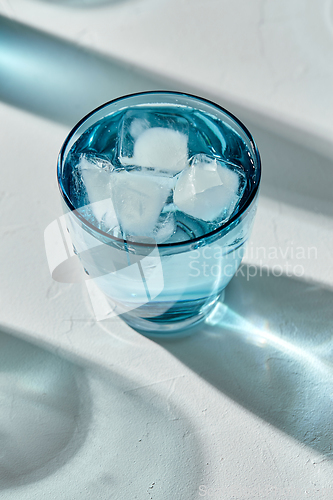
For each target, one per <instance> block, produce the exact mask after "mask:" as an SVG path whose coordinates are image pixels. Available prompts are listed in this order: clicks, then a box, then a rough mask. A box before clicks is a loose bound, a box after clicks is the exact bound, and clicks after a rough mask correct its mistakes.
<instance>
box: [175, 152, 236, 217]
mask: <svg viewBox="0 0 333 500" xmlns="http://www.w3.org/2000/svg"><path fill="white" fill-rule="evenodd" d="M235 169H237V167H236V166H235V165H233V169H231V168H230V166H229V165H228V164H227V163H226V162H223V161H219V160H217V159H216V158H212V157H210V156H207V155H205V154H199V155H195V156H194V157H193V158H192V159H191V164H190V166H189V167H188V168H186V169H184V170H183V172H182V173H181V174H180V176H179V179H178V181H177V184H176V186H175V191H174V197H173V200H174V203H175V205H176V206H177V207H178V208H179V210H181V211H183V212H185V213H186V214H188V215H191V216H192V217H195V218H197V219H202V220H205V221H214V220H216V219H217V218H218V217H221V218H222V219H223V220H227V219H228V218H229V217H230V216H231V215H232V213H233V212H234V210H235V208H236V205H237V203H238V201H239V199H240V197H241V195H242V194H243V192H244V189H245V182H244V181H245V176H244V173H243V172H242V171H240V169H237V170H235Z"/></svg>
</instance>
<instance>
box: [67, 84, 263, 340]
mask: <svg viewBox="0 0 333 500" xmlns="http://www.w3.org/2000/svg"><path fill="white" fill-rule="evenodd" d="M165 95H169V96H170V95H171V97H172V93H165ZM175 95H178V94H175ZM141 96H144V94H141ZM146 96H147V98H148V101H149V99H152V97H154V94H146ZM132 99H133V98H132ZM190 100H191V99H188V98H187V101H186V102H187V104H188V102H189V101H190ZM171 102H172V101H171ZM198 102H199V103H200V100H199V99H197V98H194V99H193V107H192V106H189V105H181V103H179V102H178V103H177V105H172V104H171V103H170V102H167V103H166V104H165V105H163V104H160V105H159V106H158V108H157V107H156V104H154V105H149V104H146V105H142V104H141V105H140V113H141V114H142V116H149V120H156V124H157V126H159V125H160V124H161V123H163V121H164V122H166V123H169V126H171V127H172V126H173V124H176V126H178V127H183V128H184V127H186V130H187V133H188V152H189V158H190V157H192V156H193V155H196V154H202V153H204V154H206V155H209V156H210V157H212V158H216V159H218V160H221V161H223V162H227V163H228V164H229V166H230V165H231V168H234V169H235V170H238V171H241V172H243V175H244V178H245V179H246V184H245V189H244V191H243V193H242V196H241V198H240V199H239V201H238V204H237V205H236V208H235V210H234V212H233V214H232V215H231V217H230V218H229V220H228V221H225V220H224V221H221V220H220V219H219V218H217V219H215V220H213V221H205V220H202V219H199V218H194V217H192V216H190V215H188V214H186V213H184V212H182V211H180V210H178V209H177V207H175V206H174V205H173V204H172V200H170V199H169V200H168V203H166V205H165V207H164V208H163V210H162V213H161V217H162V219H163V217H164V218H165V217H167V216H168V212H169V211H170V210H172V211H173V214H172V216H173V217H175V220H176V226H175V230H174V232H173V233H172V234H171V235H170V236H169V237H168V238H167V239H166V240H165V241H163V242H162V243H160V244H158V251H159V258H160V262H161V266H162V270H163V290H162V291H159V290H157V289H156V290H155V292H156V291H158V294H157V296H155V294H154V284H153V285H152V284H151V283H148V282H147V283H145V279H146V278H145V276H146V275H145V271H144V272H141V278H142V281H143V282H144V285H145V286H142V282H141V283H138V281H137V280H136V279H133V280H132V281H131V282H130V284H129V282H128V280H127V281H126V280H125V279H124V278H123V277H122V275H121V273H120V274H119V276H116V275H115V274H113V275H112V274H108V275H104V276H100V277H98V278H97V279H96V283H97V284H98V286H99V287H100V288H101V289H102V290H103V292H104V293H105V294H106V295H108V296H110V297H112V298H113V299H114V300H116V301H117V302H120V303H123V304H126V305H129V306H130V307H129V308H130V309H131V311H130V312H128V313H126V314H124V319H125V320H126V321H127V322H128V323H129V324H130V325H131V326H133V327H135V328H137V329H138V330H141V331H145V332H156V331H158V332H165V333H168V332H173V331H177V330H181V329H184V328H186V327H188V326H190V325H192V324H194V323H196V322H198V321H199V320H201V319H202V318H204V316H205V315H206V314H207V312H208V311H209V310H210V309H211V308H212V306H213V305H214V304H215V302H216V301H217V300H218V298H219V296H220V295H221V292H222V290H223V289H224V288H225V286H226V285H227V283H228V282H229V281H230V279H231V278H232V276H233V275H234V274H235V272H236V270H237V268H238V267H239V264H240V261H241V258H242V256H243V252H244V243H245V241H246V240H247V238H248V235H249V232H250V229H251V226H252V222H253V217H254V214H255V210H256V198H257V196H256V195H257V187H258V184H259V179H260V163H259V162H260V160H259V156H258V153H257V151H256V149H255V146H254V144H253V141H252V139H251V136H250V137H248V136H247V135H246V134H247V131H246V130H245V132H244V129H242V126H241V125H240V124H239V123H237V122H235V123H233V121H232V118H230V115H227V114H226V118H225V119H224V117H223V115H224V111H219V108H217V111H216V110H215V113H210V112H207V108H209V105H208V106H207V105H206V109H198V107H197V105H198ZM126 104H127V103H126ZM213 106H214V105H212V108H213ZM134 108H135V107H134ZM125 113H126V114H125ZM99 114H100V115H101V111H100V113H99ZM218 114H220V115H221V116H216V115H218ZM126 116H128V110H127V108H126V109H119V110H116V111H114V112H113V113H111V114H110V113H107V112H106V110H105V116H102V117H101V118H100V119H97V120H96V121H95V122H93V123H92V124H91V125H90V126H89V127H86V129H85V130H84V131H83V133H82V134H79V133H78V132H77V133H76V134H77V138H76V140H75V141H72V145H71V147H70V148H67V149H68V150H67V154H66V157H65V158H64V160H65V161H62V164H61V172H60V174H59V181H60V186H61V189H62V191H63V193H64V194H65V196H64V198H65V199H66V197H67V198H68V200H70V202H71V204H72V207H71V208H75V209H77V210H78V211H79V212H80V214H81V215H82V216H83V217H84V218H85V220H86V221H87V222H88V223H89V224H88V225H89V226H90V229H88V232H89V233H90V235H92V236H93V237H96V238H99V239H101V241H104V242H106V243H107V244H109V245H112V244H114V243H113V240H112V237H114V236H116V237H118V238H119V237H123V238H124V239H128V240H129V242H130V243H129V246H126V245H125V247H124V250H125V251H126V252H130V253H131V252H132V253H140V252H141V250H140V248H138V247H136V246H135V235H134V236H133V235H128V234H124V233H123V232H122V229H121V227H119V226H118V227H116V228H110V227H105V224H104V222H103V221H101V220H98V219H97V218H96V215H95V214H94V213H93V211H92V210H91V208H90V200H89V197H88V194H87V190H86V186H85V185H84V181H83V179H82V176H81V174H80V170H79V168H78V164H79V161H80V158H81V157H82V155H85V157H87V158H96V161H98V162H102V164H103V162H105V164H109V163H112V168H113V169H115V170H117V169H119V170H124V168H130V169H131V168H135V167H132V166H131V167H124V166H123V165H122V163H121V162H120V161H119V158H118V156H119V149H120V146H119V141H120V139H119V135H120V133H121V132H120V131H121V124H122V122H123V120H125V119H126ZM152 117H153V118H152ZM91 121H92V119H91V118H90V122H91ZM170 123H171V125H170ZM153 126H154V123H153ZM121 147H123V146H121ZM256 155H257V156H256ZM139 170H140V169H139ZM179 175H180V173H177V174H175V177H176V178H177V177H179ZM170 202H171V203H170ZM67 205H68V202H67ZM170 207H171V208H170ZM92 227H95V228H96V229H98V230H99V231H96V233H94V231H93V230H92V229H91V228H92ZM81 229H82V224H81ZM86 229H87V228H85V227H84V224H83V231H84V230H86ZM101 231H102V232H103V233H101ZM74 233H75V230H74ZM108 235H109V236H110V240H108V238H107V236H108ZM72 238H74V239H75V234H73V231H72ZM103 238H104V239H103ZM83 239H84V238H83ZM81 241H82V237H81ZM131 241H132V242H133V241H134V244H131ZM83 245H84V243H83ZM81 249H82V244H81ZM83 264H84V265H85V263H84V262H83ZM142 269H144V268H141V271H142ZM148 290H150V292H151V293H149V291H148ZM147 292H148V296H147V295H146V296H145V297H144V296H143V295H144V294H145V293H146V294H147ZM151 297H154V299H153V300H151ZM138 306H139V307H138Z"/></svg>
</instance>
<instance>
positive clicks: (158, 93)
mask: <svg viewBox="0 0 333 500" xmlns="http://www.w3.org/2000/svg"><path fill="white" fill-rule="evenodd" d="M165 94H167V95H170V96H171V95H175V96H183V97H185V98H186V97H188V98H191V99H194V100H197V101H202V102H204V103H206V104H209V105H210V106H212V107H213V108H216V109H217V110H218V111H220V112H222V113H224V114H226V115H227V116H228V117H229V118H231V120H233V121H234V122H236V124H237V125H238V126H239V127H240V128H241V129H242V130H243V132H244V133H245V134H246V136H247V138H248V139H249V141H250V144H251V146H252V149H253V153H254V156H255V160H256V162H257V165H256V169H257V171H258V181H257V183H256V185H255V186H254V187H253V189H252V190H251V192H250V194H249V196H248V198H247V199H246V201H245V203H244V205H243V206H242V208H241V210H239V211H238V212H236V213H235V215H234V216H233V217H231V218H230V219H228V220H227V221H226V222H225V223H224V224H221V225H220V226H219V227H217V228H216V229H214V230H212V231H209V232H207V233H205V234H204V235H202V236H197V237H196V238H191V239H188V240H185V241H175V242H172V243H154V244H153V243H143V242H139V241H133V240H125V239H123V238H117V237H116V236H112V235H110V234H108V233H106V232H105V231H102V230H101V229H99V228H98V227H96V226H94V224H92V223H91V222H89V221H88V220H87V219H86V218H85V217H84V216H83V215H82V214H81V213H80V212H78V209H77V208H75V207H74V205H73V203H72V202H71V200H70V198H69V196H68V194H67V193H66V191H65V189H64V187H63V178H62V175H61V174H62V172H61V167H62V165H63V162H64V154H65V150H66V148H67V145H68V143H69V141H70V140H71V138H72V137H73V136H74V134H75V132H76V131H77V130H78V129H79V128H80V127H81V125H83V124H84V123H85V122H86V121H87V120H88V119H89V118H90V117H91V116H93V115H94V114H95V113H97V112H98V111H100V110H102V109H103V108H106V107H107V106H110V105H111V104H115V103H117V102H118V101H123V100H125V99H128V98H131V97H139V96H145V95H146V96H149V95H151V96H153V95H156V96H161V95H165ZM147 104H149V103H148V102H147ZM260 180H261V159H260V154H259V150H258V147H257V145H256V143H255V141H254V139H253V137H252V134H251V133H250V131H249V130H248V128H247V127H246V126H245V125H244V124H243V123H242V122H241V121H240V120H239V119H238V118H237V117H236V116H235V115H233V114H232V113H231V112H230V111H228V110H227V109H225V108H223V106H220V105H219V104H216V103H215V102H213V101H210V100H209V99H206V98H204V97H199V96H197V95H194V94H188V93H187V92H177V91H172V90H149V91H145V92H135V93H133V94H127V95H123V96H120V97H116V98H115V99H111V100H110V101H107V102H105V103H104V104H101V105H100V106H98V107H97V108H95V109H93V110H92V111H90V112H89V113H88V114H86V115H85V116H84V117H83V118H81V120H80V121H78V122H77V124H76V125H74V127H73V128H72V129H71V131H70V132H69V133H68V135H67V137H66V139H65V141H64V143H63V145H62V147H61V149H60V152H59V155H58V161H57V181H58V187H59V191H60V193H61V196H62V198H63V200H64V202H65V203H66V205H67V207H68V208H69V210H70V211H71V212H74V213H75V215H76V217H77V218H78V219H79V220H80V221H81V222H82V223H83V224H85V225H86V226H87V227H88V228H90V229H91V230H92V231H94V232H97V233H99V234H101V235H102V236H103V238H106V239H108V240H110V242H112V241H113V242H117V243H120V242H121V243H125V244H126V243H128V244H130V245H133V246H138V247H156V246H157V247H158V248H175V247H181V246H184V245H186V246H187V245H191V244H193V243H198V242H199V241H202V240H205V239H208V238H210V237H213V236H216V235H218V234H219V233H222V232H224V231H225V230H226V229H227V228H228V227H229V226H232V224H233V223H234V222H235V221H236V220H237V219H239V218H241V217H242V215H243V214H244V213H245V212H246V211H247V209H248V208H249V206H250V205H251V203H252V201H253V200H254V199H255V197H256V195H257V193H258V189H259V185H260Z"/></svg>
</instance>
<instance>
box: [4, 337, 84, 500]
mask: <svg viewBox="0 0 333 500" xmlns="http://www.w3.org/2000/svg"><path fill="white" fill-rule="evenodd" d="M0 406H1V412H0V490H1V489H7V488H11V487H14V486H15V487H16V486H19V485H23V484H27V483H31V482H35V481H39V480H41V479H42V478H44V477H46V476H49V475H50V474H53V473H54V472H55V471H56V470H57V469H59V468H60V467H62V466H63V465H64V464H65V463H67V462H68V461H69V460H70V459H71V458H72V457H73V456H74V455H75V454H76V453H77V451H78V450H79V448H80V447H81V446H82V445H83V443H84V441H85V439H86V435H87V432H88V428H89V421H90V406H91V401H90V395H89V388H88V384H87V381H86V379H85V374H84V372H83V370H81V369H80V368H79V367H77V366H74V365H72V364H71V363H68V362H67V361H65V360H64V359H62V358H60V357H58V356H55V355H53V354H51V353H49V352H47V351H45V350H43V349H40V348H38V347H35V346H33V345H31V344H28V343H27V342H24V341H22V340H19V339H16V338H14V337H11V336H9V335H6V334H4V333H2V332H0ZM0 496H1V495H0Z"/></svg>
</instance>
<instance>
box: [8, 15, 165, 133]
mask: <svg viewBox="0 0 333 500" xmlns="http://www.w3.org/2000/svg"><path fill="white" fill-rule="evenodd" d="M0 46H1V51H0V99H1V100H3V101H4V102H7V103H9V104H11V105H14V106H16V107H19V108H22V109H26V110H28V111H30V112H32V113H35V114H38V115H41V116H43V117H45V118H48V119H50V120H53V121H56V122H59V123H63V124H65V125H69V126H70V127H72V126H74V125H75V123H76V122H77V121H79V120H80V119H81V118H82V117H83V116H84V115H86V114H87V113H89V112H90V111H91V110H92V109H94V108H96V107H97V106H99V105H101V104H103V103H104V102H107V101H110V100H111V99H115V98H116V97H119V96H122V95H125V94H130V93H134V92H140V91H144V90H156V89H161V88H164V87H165V85H166V83H165V80H164V79H163V82H161V79H159V80H158V79H157V78H155V77H152V76H149V75H148V74H147V73H144V72H142V71H140V70H139V69H136V68H134V67H133V66H131V65H129V64H126V63H124V62H120V61H117V60H115V59H112V58H109V57H105V56H103V55H101V54H98V53H96V52H93V51H90V50H85V49H83V48H80V47H78V46H76V45H75V44H72V43H69V42H67V41H64V40H62V39H61V38H57V37H55V36H52V35H48V34H46V33H44V32H42V31H39V30H36V29H33V28H30V27H28V26H25V25H24V24H21V23H18V22H15V21H11V20H10V19H7V18H6V17H3V16H0Z"/></svg>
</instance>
